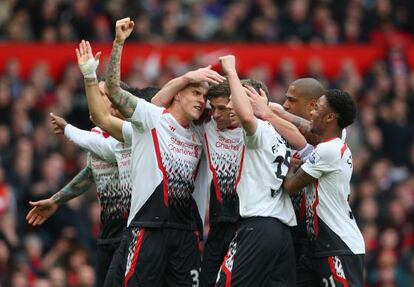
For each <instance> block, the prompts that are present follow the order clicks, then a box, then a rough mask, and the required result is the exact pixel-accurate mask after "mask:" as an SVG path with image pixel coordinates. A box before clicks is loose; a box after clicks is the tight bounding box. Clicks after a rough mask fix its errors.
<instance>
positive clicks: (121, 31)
mask: <svg viewBox="0 0 414 287" xmlns="http://www.w3.org/2000/svg"><path fill="white" fill-rule="evenodd" d="M134 25H135V24H134V21H131V18H129V17H127V18H123V19H121V20H118V21H116V24H115V42H117V43H118V44H123V43H124V42H125V40H126V39H127V38H128V37H129V35H131V33H132V30H133V29H134Z"/></svg>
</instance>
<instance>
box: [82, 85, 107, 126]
mask: <svg viewBox="0 0 414 287" xmlns="http://www.w3.org/2000/svg"><path fill="white" fill-rule="evenodd" d="M85 92H86V99H87V101H88V108H89V113H90V114H91V116H92V118H93V121H94V123H95V124H96V125H97V126H99V127H101V126H100V125H102V124H103V123H105V121H106V120H107V118H108V117H109V116H110V114H109V111H108V109H107V107H106V106H105V103H104V101H103V99H102V96H101V94H100V92H99V86H98V80H97V79H96V78H85Z"/></svg>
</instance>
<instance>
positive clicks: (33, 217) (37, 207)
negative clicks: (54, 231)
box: [26, 166, 94, 226]
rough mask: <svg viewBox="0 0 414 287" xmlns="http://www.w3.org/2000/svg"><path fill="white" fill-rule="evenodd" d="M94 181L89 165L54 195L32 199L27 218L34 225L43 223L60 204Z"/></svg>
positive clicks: (78, 193) (85, 188)
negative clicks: (36, 199) (41, 198)
mask: <svg viewBox="0 0 414 287" xmlns="http://www.w3.org/2000/svg"><path fill="white" fill-rule="evenodd" d="M93 182H94V181H93V177H92V170H91V168H90V167H89V166H87V167H85V168H84V169H82V170H81V171H80V172H79V173H78V174H77V175H76V176H75V177H74V178H73V179H72V180H71V181H70V182H69V183H68V184H67V185H65V187H63V188H62V189H61V190H59V191H58V192H57V193H55V194H54V195H53V196H52V197H50V198H48V199H44V200H39V201H34V202H33V201H30V202H29V203H30V205H31V206H32V207H33V208H32V209H31V210H30V211H29V213H28V214H27V216H26V220H27V221H28V223H29V224H31V225H34V226H36V225H40V224H43V223H44V222H45V221H46V220H47V219H48V218H49V217H51V216H52V215H53V214H54V213H55V212H56V210H57V209H58V207H59V205H61V204H62V203H64V202H67V201H68V200H71V199H72V198H75V197H78V196H79V195H81V194H82V193H84V192H85V191H87V190H88V189H89V187H90V186H91V185H92V184H93Z"/></svg>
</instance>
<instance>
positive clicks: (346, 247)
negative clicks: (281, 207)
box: [301, 138, 365, 256]
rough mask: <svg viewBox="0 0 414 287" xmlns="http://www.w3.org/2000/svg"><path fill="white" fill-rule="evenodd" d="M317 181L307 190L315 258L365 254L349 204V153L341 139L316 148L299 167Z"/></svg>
mask: <svg viewBox="0 0 414 287" xmlns="http://www.w3.org/2000/svg"><path fill="white" fill-rule="evenodd" d="M301 168H302V169H303V170H304V171H305V172H306V173H307V174H309V175H310V176H312V177H314V178H315V179H316V180H315V182H314V184H313V186H310V187H307V188H309V189H310V190H307V191H306V193H307V201H309V204H308V208H307V211H306V212H307V216H306V218H307V221H308V222H307V223H308V224H307V225H308V233H309V234H308V235H309V238H310V242H311V245H312V246H311V247H312V248H311V249H312V251H313V252H314V254H315V255H316V256H333V255H346V254H364V253H365V247H364V246H365V245H364V240H363V237H362V235H361V232H360V230H359V228H358V226H357V224H356V222H355V218H354V216H353V214H352V211H351V208H350V206H349V203H348V199H349V195H350V184H349V183H350V180H351V176H352V154H351V151H350V149H349V148H348V146H347V145H346V144H345V143H344V142H343V141H342V140H341V139H340V138H333V139H330V140H328V141H325V142H323V143H320V144H319V145H317V146H316V148H315V150H314V151H313V153H312V154H311V156H310V157H309V158H308V160H307V161H306V162H305V163H304V164H303V165H302V167H301Z"/></svg>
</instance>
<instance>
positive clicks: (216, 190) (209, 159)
mask: <svg viewBox="0 0 414 287" xmlns="http://www.w3.org/2000/svg"><path fill="white" fill-rule="evenodd" d="M204 140H205V141H206V147H207V157H208V167H209V169H210V171H211V173H212V175H213V184H214V191H215V193H216V198H217V201H218V202H219V203H220V204H221V203H222V202H223V199H222V198H221V192H220V187H219V184H218V179H217V172H216V170H215V169H214V166H213V163H212V162H211V157H210V148H209V146H208V139H207V134H206V133H204Z"/></svg>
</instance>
